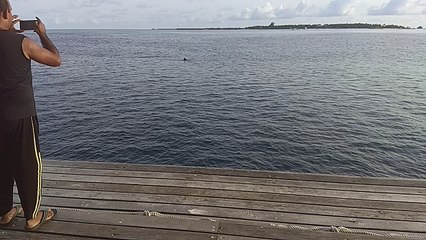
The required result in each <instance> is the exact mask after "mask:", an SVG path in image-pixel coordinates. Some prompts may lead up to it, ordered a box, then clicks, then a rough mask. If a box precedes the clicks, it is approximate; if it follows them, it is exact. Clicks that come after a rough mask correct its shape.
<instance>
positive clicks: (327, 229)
mask: <svg viewBox="0 0 426 240" xmlns="http://www.w3.org/2000/svg"><path fill="white" fill-rule="evenodd" d="M55 209H57V210H63V211H71V212H83V213H106V214H114V215H136V216H146V217H159V218H168V219H184V220H202V219H203V218H193V217H183V216H176V215H171V214H163V213H159V212H154V211H148V210H143V211H109V210H86V209H78V208H63V207H55ZM204 219H206V220H209V221H213V222H216V220H215V219H212V218H204ZM270 227H272V228H279V229H288V230H299V231H311V232H312V231H323V232H335V233H350V234H361V235H369V236H377V237H388V238H405V239H416V240H417V239H419V240H423V239H424V240H426V237H423V236H416V235H403V234H387V235H382V234H377V233H372V232H368V231H362V230H351V229H349V228H346V227H335V226H331V227H302V226H294V225H282V224H274V223H271V224H270Z"/></svg>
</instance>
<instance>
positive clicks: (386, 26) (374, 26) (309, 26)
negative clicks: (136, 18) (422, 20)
mask: <svg viewBox="0 0 426 240" xmlns="http://www.w3.org/2000/svg"><path fill="white" fill-rule="evenodd" d="M419 28H420V27H419ZM276 29H286V30H301V29H412V28H410V27H407V26H400V25H394V24H369V23H337V24H294V25H275V23H271V24H270V25H265V26H260V25H259V26H249V27H225V28H221V27H217V28H215V27H206V28H173V29H171V28H163V29H162V28H158V29H155V28H154V29H153V30H183V31H188V30H276Z"/></svg>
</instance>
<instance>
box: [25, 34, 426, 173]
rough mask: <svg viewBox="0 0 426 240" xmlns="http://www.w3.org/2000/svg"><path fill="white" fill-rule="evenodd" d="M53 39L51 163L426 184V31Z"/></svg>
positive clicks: (47, 111)
mask: <svg viewBox="0 0 426 240" xmlns="http://www.w3.org/2000/svg"><path fill="white" fill-rule="evenodd" d="M50 36H51V38H52V40H53V41H54V42H55V43H56V45H57V47H58V48H59V49H60V51H61V54H62V58H63V66H62V67H60V68H56V69H51V68H48V67H44V66H40V65H38V64H34V65H33V67H34V68H33V72H34V85H35V92H36V100H37V107H38V112H39V120H40V124H41V144H42V152H43V155H44V158H45V159H63V160H89V161H90V160H93V161H99V160H100V161H108V162H121V163H130V162H131V163H143V164H171V165H190V166H202V167H227V168H238V169H259V170H282V171H292V172H312V173H331V174H348V175H361V176H391V177H414V178H426V31H421V30H384V31H383V30H308V31H280V30H277V31H147V30H56V31H51V32H50ZM183 58H187V59H189V61H182V60H183Z"/></svg>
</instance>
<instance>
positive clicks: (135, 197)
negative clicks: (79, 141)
mask: <svg viewBox="0 0 426 240" xmlns="http://www.w3.org/2000/svg"><path fill="white" fill-rule="evenodd" d="M45 192H47V194H48V195H50V196H58V197H74V198H85V199H99V200H102V199H103V200H121V201H140V200H141V199H144V198H145V197H146V196H145V194H129V193H109V192H93V191H68V190H52V189H47V190H46V191H45ZM148 201H149V200H148ZM176 203H177V204H178V203H179V202H176ZM280 214H281V218H282V219H285V222H286V223H300V224H311V225H326V226H332V225H334V226H336V225H337V226H346V227H351V228H361V229H381V230H394V231H412V232H422V231H426V222H406V221H391V220H376V219H363V218H350V217H336V216H327V217H324V216H319V215H305V214H295V213H280Z"/></svg>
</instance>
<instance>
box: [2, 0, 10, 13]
mask: <svg viewBox="0 0 426 240" xmlns="http://www.w3.org/2000/svg"><path fill="white" fill-rule="evenodd" d="M9 8H10V5H9V0H0V12H3V11H4V10H8V9H9Z"/></svg>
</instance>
